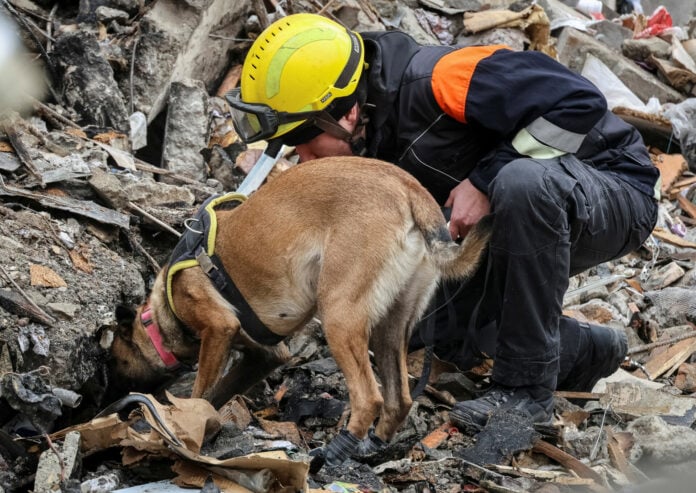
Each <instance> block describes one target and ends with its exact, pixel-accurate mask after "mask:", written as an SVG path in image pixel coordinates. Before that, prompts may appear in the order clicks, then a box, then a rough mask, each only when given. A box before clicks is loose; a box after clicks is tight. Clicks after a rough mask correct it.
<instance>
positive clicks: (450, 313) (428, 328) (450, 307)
mask: <svg viewBox="0 0 696 493" xmlns="http://www.w3.org/2000/svg"><path fill="white" fill-rule="evenodd" d="M461 287H462V285H460V286H459V288H457V290H456V291H455V292H454V293H453V294H451V295H450V290H449V289H448V288H447V284H444V283H443V284H442V295H443V298H444V302H443V304H441V305H438V303H439V300H438V296H437V295H436V296H434V297H433V301H432V304H434V305H435V306H437V308H435V309H434V310H433V311H432V312H430V313H429V314H428V315H427V316H426V320H425V326H424V327H423V326H421V333H420V336H421V340H422V341H423V343H424V344H425V353H424V354H423V371H422V372H421V376H420V378H419V379H418V383H417V384H416V386H415V387H414V388H413V390H412V391H411V398H412V399H415V398H416V397H418V396H419V395H420V394H421V393H422V392H423V390H424V389H425V386H426V385H427V384H428V379H429V378H430V370H431V369H432V363H433V352H434V346H435V324H436V321H437V313H438V312H439V311H440V309H442V308H444V307H447V330H448V333H449V334H452V333H454V332H453V331H454V330H456V328H457V310H456V309H455V307H454V303H453V300H454V298H455V297H456V296H457V294H458V293H459V290H460V289H461Z"/></svg>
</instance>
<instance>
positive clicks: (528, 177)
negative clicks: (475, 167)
mask: <svg viewBox="0 0 696 493" xmlns="http://www.w3.org/2000/svg"><path fill="white" fill-rule="evenodd" d="M544 181H545V167H544V166H543V165H542V164H540V163H539V162H538V161H536V160H533V159H516V160H515V161H511V162H509V163H508V164H506V165H505V166H503V168H502V169H501V170H500V171H499V172H498V174H497V175H496V177H495V180H493V183H492V184H491V189H490V190H489V192H490V199H491V202H492V204H493V206H494V208H495V210H496V212H502V211H503V210H507V209H509V210H511V211H520V210H521V209H524V208H526V207H528V206H529V207H533V206H535V205H536V204H538V199H539V197H540V196H541V195H542V194H543V190H544Z"/></svg>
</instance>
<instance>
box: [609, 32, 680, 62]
mask: <svg viewBox="0 0 696 493" xmlns="http://www.w3.org/2000/svg"><path fill="white" fill-rule="evenodd" d="M621 52H622V53H623V54H624V56H626V57H628V58H630V59H631V60H637V61H646V60H648V59H649V58H650V56H651V55H652V56H655V57H657V58H669V57H670V55H671V53H672V47H671V45H670V44H669V43H668V42H667V41H665V40H664V39H662V38H658V37H657V36H653V37H651V38H641V39H627V40H626V41H624V43H623V44H622V45H621Z"/></svg>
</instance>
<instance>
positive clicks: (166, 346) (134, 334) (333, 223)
mask: <svg viewBox="0 0 696 493" xmlns="http://www.w3.org/2000/svg"><path fill="white" fill-rule="evenodd" d="M489 224H490V222H489V221H487V220H484V221H482V222H480V223H479V225H477V227H475V228H474V229H473V230H472V231H471V232H470V233H469V234H468V235H467V237H466V238H465V240H464V241H463V243H462V244H461V245H459V244H457V243H455V242H453V241H451V239H450V236H449V232H448V230H447V226H446V223H445V219H444V217H443V215H442V212H441V210H440V207H439V206H438V205H437V203H436V202H435V200H434V199H433V198H432V196H431V195H430V194H429V193H428V192H427V191H426V190H425V189H424V188H423V187H422V186H421V185H420V184H419V183H418V182H417V181H416V180H415V178H413V177H412V176H411V175H409V174H408V173H406V172H405V171H403V170H401V169H400V168H398V167H396V166H394V165H391V164H388V163H384V162H381V161H377V160H374V159H366V158H358V157H336V158H326V159H319V160H316V161H310V162H307V163H304V164H300V165H298V166H295V167H293V168H291V169H289V170H288V171H285V172H283V173H282V174H281V175H280V176H278V177H277V178H275V179H274V180H273V181H271V182H269V183H267V184H266V185H264V186H263V187H261V189H259V191H257V192H256V193H254V194H253V195H252V196H251V197H250V198H249V199H248V200H247V201H245V202H244V203H242V204H241V205H239V206H238V207H236V208H234V209H232V210H218V211H217V231H218V233H217V237H216V239H215V240H214V254H215V255H216V256H217V257H218V258H219V259H220V261H221V263H222V266H223V267H224V270H225V271H226V272H227V274H229V277H230V278H231V279H232V280H233V282H234V284H236V286H237V288H238V290H239V292H240V293H241V295H242V296H243V298H244V300H246V302H247V303H248V305H249V306H250V307H251V310H252V311H253V312H254V313H255V314H256V316H257V317H258V319H260V321H261V322H263V324H264V325H265V326H266V327H267V328H268V329H270V331H271V332H272V333H274V334H278V335H280V336H288V335H290V334H292V333H293V332H295V331H297V330H298V329H300V328H302V327H303V326H304V325H305V324H306V323H307V322H308V321H309V320H310V319H311V318H312V317H314V316H315V315H316V316H317V317H318V318H319V319H320V320H321V322H322V327H323V330H324V333H325V336H326V340H327V342H328V344H329V347H330V349H331V351H332V354H333V356H334V358H335V360H336V362H337V364H338V366H339V367H340V369H341V370H342V371H343V374H344V376H345V380H346V385H347V387H348V392H349V397H350V403H351V416H350V420H349V423H348V426H347V432H345V431H344V432H343V435H339V438H340V440H338V439H336V440H334V442H336V444H334V442H332V444H331V445H330V446H329V448H328V449H327V459H328V460H329V461H330V462H333V463H337V462H341V461H342V460H344V459H345V458H346V457H348V456H349V455H351V454H352V453H353V452H355V450H356V448H357V442H358V440H359V439H362V438H363V437H365V436H366V434H367V432H368V429H369V428H370V426H371V425H372V424H373V422H374V421H375V419H376V418H377V417H378V416H379V422H378V424H377V426H376V429H375V433H374V435H372V438H373V439H374V436H375V435H376V438H378V439H380V440H382V441H383V442H382V443H384V442H386V441H388V440H389V439H391V438H392V436H393V435H394V433H395V431H396V430H397V428H398V427H399V425H400V424H401V422H402V421H403V419H405V417H406V415H407V413H408V411H409V408H410V405H411V397H410V394H409V387H408V376H407V370H406V351H407V346H408V341H409V337H410V334H411V330H412V328H413V327H414V325H415V323H416V322H417V321H418V319H419V318H420V317H421V316H422V315H423V313H424V310H425V309H426V307H427V306H428V303H429V301H430V299H431V296H432V295H433V293H434V291H435V288H436V286H437V284H438V282H439V281H440V279H463V278H466V277H468V276H469V275H470V274H472V273H473V271H474V269H475V268H476V266H477V264H478V262H479V259H480V257H481V253H482V251H483V250H484V248H485V246H486V243H487V241H488V237H489V229H490V228H489ZM206 266H207V268H206ZM201 267H203V268H201ZM167 270H168V269H167V268H165V269H163V270H162V272H160V274H159V275H158V277H157V280H156V282H155V284H154V287H153V290H152V293H151V294H150V297H149V299H148V301H147V303H145V304H144V305H143V306H141V307H139V308H138V309H137V311H136V312H135V316H134V317H131V318H130V319H126V320H125V322H127V323H126V324H125V325H124V327H122V329H121V331H120V332H119V333H117V334H115V338H114V341H113V344H112V349H111V353H112V355H113V359H114V362H115V363H116V370H117V372H118V374H119V375H121V376H123V377H128V378H130V379H133V380H135V381H138V382H140V383H141V384H142V383H144V382H146V381H151V380H152V379H153V378H154V377H157V376H161V375H163V374H166V373H167V366H168V364H169V363H170V362H174V361H176V360H184V361H186V360H189V361H195V360H197V361H198V374H197V377H196V380H195V383H194V386H193V392H192V394H193V397H205V398H208V399H210V400H212V401H213V402H214V403H215V404H217V405H221V404H222V403H224V400H222V399H223V398H226V397H228V396H231V395H233V394H234V393H239V392H242V391H243V390H245V389H246V388H248V387H249V386H250V385H251V384H253V383H255V381H258V380H259V379H261V378H263V377H264V376H266V375H267V374H268V373H269V372H270V371H272V370H273V369H274V368H276V367H277V366H278V365H280V364H282V363H283V362H284V361H286V360H287V358H288V356H289V354H288V351H287V349H286V347H285V346H284V345H283V344H277V345H273V346H268V345H263V344H259V343H258V342H255V341H254V340H253V339H252V337H251V336H250V333H249V330H248V328H247V327H245V326H244V325H243V324H240V318H242V317H241V315H242V314H241V313H240V310H241V307H240V306H233V305H232V304H231V303H230V302H229V301H228V300H226V299H225V297H224V296H223V294H221V291H219V290H218V289H216V287H215V285H214V284H213V282H211V278H209V277H208V275H206V273H205V272H204V271H205V270H210V267H209V265H208V264H207V262H201V266H200V267H199V266H197V265H196V266H195V267H194V268H186V269H183V270H179V271H178V272H176V274H175V275H174V276H173V277H172V280H171V281H170V282H169V284H170V291H169V293H170V294H169V295H168V294H167V291H166V290H167V284H168V280H167V279H168V276H167ZM172 306H173V307H174V310H175V312H176V315H175V313H174V311H173V310H172ZM131 322H132V324H131ZM153 325H154V326H155V327H156V328H157V327H158V328H159V335H157V332H156V331H155V333H154V335H152V334H153V332H152V326H153ZM148 332H149V333H150V335H148ZM188 334H192V335H194V336H195V338H193V337H190V336H189V335H188ZM196 339H197V341H196ZM238 343H242V344H243V346H244V347H245V348H246V349H245V351H246V353H245V356H244V359H243V361H242V363H241V367H235V368H233V369H232V370H230V371H229V372H228V373H227V374H225V376H224V378H222V379H221V377H222V373H223V370H224V368H225V365H226V363H227V361H228V357H229V354H230V350H231V348H232V346H233V344H238ZM369 349H371V350H372V351H373V352H374V355H375V360H376V361H377V362H378V369H379V375H380V377H381V384H382V392H380V388H379V385H378V383H377V380H376V378H375V375H374V374H373V372H372V368H371V365H370V359H369V355H368V350H369ZM170 360H171V361H170ZM368 440H369V439H368ZM332 445H334V447H333V449H332V448H331V446H332ZM368 448H369V447H368Z"/></svg>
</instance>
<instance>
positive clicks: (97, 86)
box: [52, 31, 128, 133]
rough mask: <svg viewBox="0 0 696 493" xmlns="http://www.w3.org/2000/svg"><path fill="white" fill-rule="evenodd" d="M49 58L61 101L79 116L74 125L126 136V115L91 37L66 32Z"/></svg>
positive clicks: (110, 73) (116, 88)
mask: <svg viewBox="0 0 696 493" xmlns="http://www.w3.org/2000/svg"><path fill="white" fill-rule="evenodd" d="M52 57H53V59H54V60H55V63H56V69H57V71H58V75H59V76H60V85H61V88H60V91H61V96H62V97H63V98H64V102H65V103H66V104H67V105H68V106H70V107H72V108H74V109H75V111H77V113H78V114H79V116H80V121H79V122H78V123H81V124H84V125H95V126H97V127H100V128H113V129H116V130H119V131H121V132H125V133H128V112H127V111H126V105H125V103H124V99H123V94H121V90H120V89H119V87H118V85H117V84H116V81H115V79H114V71H113V69H112V68H111V66H110V65H109V63H108V62H107V61H106V60H105V59H104V58H103V57H102V55H101V52H100V48H99V43H98V41H97V38H96V36H95V35H94V34H92V33H89V32H87V31H77V32H74V33H71V32H68V33H65V34H62V35H61V36H60V37H58V39H57V40H56V45H55V49H54V50H53V52H52Z"/></svg>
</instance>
